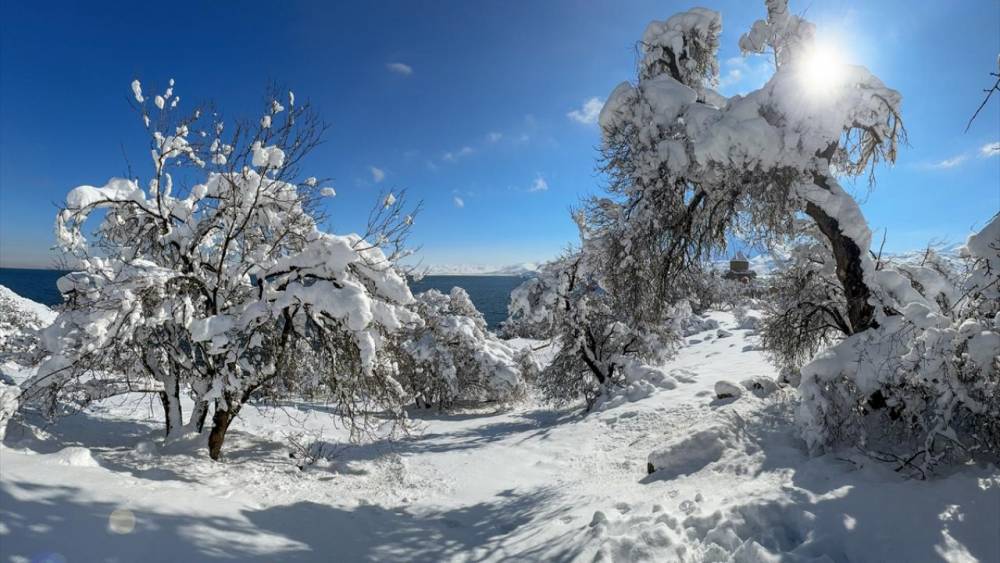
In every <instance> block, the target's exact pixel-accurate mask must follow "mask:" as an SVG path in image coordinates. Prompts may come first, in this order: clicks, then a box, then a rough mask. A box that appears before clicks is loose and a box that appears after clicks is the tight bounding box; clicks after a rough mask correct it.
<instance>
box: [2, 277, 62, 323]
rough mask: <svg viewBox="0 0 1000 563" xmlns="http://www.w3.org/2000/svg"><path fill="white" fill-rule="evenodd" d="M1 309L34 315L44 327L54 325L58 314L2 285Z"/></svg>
mask: <svg viewBox="0 0 1000 563" xmlns="http://www.w3.org/2000/svg"><path fill="white" fill-rule="evenodd" d="M0 307H3V309H2V310H3V311H5V312H7V311H12V310H13V311H21V312H25V313H28V314H30V315H34V316H35V317H37V318H38V320H39V321H41V323H42V324H43V326H44V325H48V324H50V323H52V321H53V320H55V318H56V312H55V311H53V310H52V309H50V308H49V307H47V306H45V305H42V304H41V303H36V302H34V301H32V300H30V299H25V298H24V297H21V296H20V295H18V294H16V293H14V292H13V291H11V290H10V289H9V288H7V287H4V286H2V285H0Z"/></svg>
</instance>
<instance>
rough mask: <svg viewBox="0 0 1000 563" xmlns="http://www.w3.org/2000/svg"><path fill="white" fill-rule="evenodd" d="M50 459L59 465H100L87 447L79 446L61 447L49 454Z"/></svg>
mask: <svg viewBox="0 0 1000 563" xmlns="http://www.w3.org/2000/svg"><path fill="white" fill-rule="evenodd" d="M51 459H52V460H53V461H55V462H56V463H58V464H59V465H68V466H70V467H100V466H101V464H99V463H97V460H96V459H94V454H93V453H91V451H90V450H89V449H87V448H83V447H80V446H70V447H68V448H63V449H61V450H59V451H58V452H56V453H54V454H51Z"/></svg>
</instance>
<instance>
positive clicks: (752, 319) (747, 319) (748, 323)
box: [736, 315, 760, 330]
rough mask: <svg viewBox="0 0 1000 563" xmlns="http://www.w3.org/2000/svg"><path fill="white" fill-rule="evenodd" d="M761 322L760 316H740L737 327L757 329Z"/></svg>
mask: <svg viewBox="0 0 1000 563" xmlns="http://www.w3.org/2000/svg"><path fill="white" fill-rule="evenodd" d="M759 323H760V317H756V316H754V315H745V316H744V317H742V318H740V319H739V320H738V321H737V323H736V328H738V329H740V330H757V325H758V324H759Z"/></svg>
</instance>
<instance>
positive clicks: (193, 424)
mask: <svg viewBox="0 0 1000 563" xmlns="http://www.w3.org/2000/svg"><path fill="white" fill-rule="evenodd" d="M207 416H208V401H198V402H196V403H195V404H194V409H192V410H191V418H190V419H188V423H187V425H186V426H185V429H187V430H188V431H193V432H197V433H198V434H201V432H202V430H204V429H205V418H206V417H207Z"/></svg>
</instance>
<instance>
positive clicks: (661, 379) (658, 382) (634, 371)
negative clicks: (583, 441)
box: [595, 362, 677, 410]
mask: <svg viewBox="0 0 1000 563" xmlns="http://www.w3.org/2000/svg"><path fill="white" fill-rule="evenodd" d="M622 369H624V373H625V387H623V388H621V389H617V390H614V391H611V392H610V393H607V392H606V393H605V395H602V396H601V397H599V398H598V399H597V401H596V402H595V409H596V410H607V409H612V408H615V407H619V406H621V405H624V404H626V403H634V402H636V401H641V400H642V399H645V398H646V397H650V396H652V395H653V394H654V393H656V392H657V391H659V390H661V389H668V390H669V389H676V388H677V381H676V380H675V379H674V378H673V377H671V376H670V375H668V374H667V373H666V372H665V371H663V370H662V369H660V368H658V367H653V366H649V365H646V364H640V363H638V362H632V363H629V364H626V365H625V366H624V367H623V368H622Z"/></svg>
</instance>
